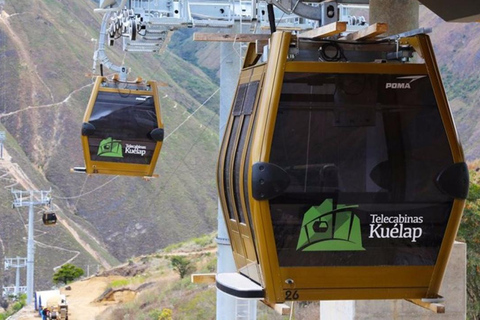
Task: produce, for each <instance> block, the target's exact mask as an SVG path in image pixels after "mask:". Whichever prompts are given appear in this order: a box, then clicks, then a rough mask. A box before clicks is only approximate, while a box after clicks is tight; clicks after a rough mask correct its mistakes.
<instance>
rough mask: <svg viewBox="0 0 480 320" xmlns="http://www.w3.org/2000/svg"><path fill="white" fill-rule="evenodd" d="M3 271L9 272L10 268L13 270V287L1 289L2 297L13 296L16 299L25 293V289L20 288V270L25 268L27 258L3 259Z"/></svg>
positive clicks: (24, 287)
mask: <svg viewBox="0 0 480 320" xmlns="http://www.w3.org/2000/svg"><path fill="white" fill-rule="evenodd" d="M4 260H5V261H4V262H5V269H4V270H9V269H10V268H15V269H16V272H15V286H13V287H5V286H4V287H3V297H4V298H6V297H8V296H10V295H12V294H13V295H14V296H15V297H17V298H18V295H19V294H20V293H26V292H27V287H26V286H20V268H25V267H26V266H27V258H20V257H16V258H5V259H4Z"/></svg>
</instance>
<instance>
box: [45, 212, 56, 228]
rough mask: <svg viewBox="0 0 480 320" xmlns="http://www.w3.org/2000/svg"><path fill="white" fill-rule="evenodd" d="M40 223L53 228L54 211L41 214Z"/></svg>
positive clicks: (54, 221) (54, 222)
mask: <svg viewBox="0 0 480 320" xmlns="http://www.w3.org/2000/svg"><path fill="white" fill-rule="evenodd" d="M42 221H43V224H44V225H46V226H54V225H56V224H57V214H56V213H55V212H54V211H46V212H44V213H43V214H42Z"/></svg>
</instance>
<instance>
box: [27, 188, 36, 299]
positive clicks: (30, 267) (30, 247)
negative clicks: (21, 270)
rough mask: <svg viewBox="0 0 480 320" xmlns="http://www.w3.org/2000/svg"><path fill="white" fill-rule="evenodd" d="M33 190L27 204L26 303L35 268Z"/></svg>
mask: <svg viewBox="0 0 480 320" xmlns="http://www.w3.org/2000/svg"><path fill="white" fill-rule="evenodd" d="M33 213H34V211H33V192H30V204H29V206H28V240H27V305H28V304H31V303H32V301H33V285H34V282H33V279H34V278H33V274H34V268H35V243H34V242H33V219H34V216H33Z"/></svg>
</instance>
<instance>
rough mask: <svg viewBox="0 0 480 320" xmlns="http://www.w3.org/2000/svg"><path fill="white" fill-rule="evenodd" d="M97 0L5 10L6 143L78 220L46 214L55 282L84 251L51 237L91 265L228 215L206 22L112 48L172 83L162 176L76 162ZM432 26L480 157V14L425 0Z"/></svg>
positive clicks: (7, 242) (11, 217)
mask: <svg viewBox="0 0 480 320" xmlns="http://www.w3.org/2000/svg"><path fill="white" fill-rule="evenodd" d="M0 2H1V1H0ZM95 7H96V4H95V3H94V2H92V1H87V0H84V1H75V0H57V1H34V2H32V1H28V0H16V1H8V2H6V3H5V4H4V5H3V9H2V10H1V14H0V125H1V126H3V128H0V130H2V129H3V130H4V131H6V137H7V138H6V141H5V148H6V150H7V151H8V152H9V154H10V156H11V157H12V161H11V162H13V163H17V164H18V165H19V166H20V167H21V168H22V169H23V171H25V174H26V175H27V176H28V177H29V178H30V179H31V180H32V181H33V184H34V185H35V187H36V188H39V189H42V190H43V189H47V190H48V189H49V188H50V187H51V188H52V196H53V203H54V205H55V206H56V207H55V208H56V210H57V211H58V214H59V218H60V220H62V221H64V222H66V223H67V224H68V226H67V224H60V225H59V226H56V227H51V228H47V227H43V226H40V224H39V223H36V239H37V241H39V242H42V243H43V242H44V244H42V245H40V244H37V255H36V263H37V265H38V267H39V277H38V278H40V277H41V280H37V282H38V281H42V282H41V283H39V285H40V286H43V287H46V286H48V285H50V284H51V282H50V280H49V279H50V278H51V274H52V273H53V270H52V268H53V267H55V266H58V265H59V263H63V262H64V260H68V259H70V258H72V257H73V255H75V254H76V253H72V255H70V254H71V253H68V254H67V252H69V251H62V250H60V249H55V250H57V251H55V250H53V249H51V248H50V249H48V248H47V247H46V245H52V244H53V245H55V246H58V247H61V248H62V249H66V250H71V251H75V252H76V251H78V252H80V254H79V255H78V256H77V257H75V259H74V260H73V262H72V263H74V264H75V263H78V264H79V265H80V266H82V265H83V266H86V265H93V264H103V265H115V264H118V263H119V262H124V261H126V260H128V259H129V258H131V257H134V256H139V255H141V254H148V253H154V252H156V251H158V250H159V249H161V248H164V247H165V246H167V245H169V244H171V243H176V242H179V241H182V240H185V239H189V238H192V237H196V236H199V235H201V234H205V233H209V232H211V231H213V230H215V229H216V224H217V220H216V215H217V191H216V187H215V166H216V160H217V151H218V136H219V134H218V132H219V128H218V105H219V91H218V82H219V81H218V68H219V63H220V56H219V55H220V50H219V47H218V44H216V43H195V42H193V41H192V40H191V35H192V33H193V32H194V31H195V30H181V31H177V32H175V33H174V34H173V37H172V39H171V42H170V44H169V48H167V49H166V50H165V52H163V53H162V54H147V53H124V52H122V51H121V48H120V44H117V45H116V46H115V47H112V48H107V54H108V56H109V57H110V59H111V60H112V62H114V63H115V64H117V65H120V64H121V63H122V62H123V63H124V64H125V65H126V66H128V67H129V68H130V69H131V73H130V74H131V76H132V77H136V76H140V77H142V78H144V79H147V80H156V81H158V82H159V83H163V84H165V85H164V86H161V87H160V88H159V92H160V98H161V99H160V100H161V104H162V115H163V118H164V122H165V132H166V138H165V143H164V146H163V149H162V153H161V156H160V159H159V161H158V164H157V169H156V173H157V174H158V175H159V178H157V179H151V180H149V181H144V180H142V179H140V178H132V177H116V176H100V175H99V176H87V175H82V174H72V173H70V168H71V167H73V166H82V165H83V161H84V160H83V153H82V147H81V142H80V128H81V123H82V118H83V113H84V111H85V107H86V105H87V102H88V99H89V96H90V92H91V89H92V63H93V62H92V55H93V51H94V47H95V44H96V41H97V40H96V39H97V38H98V36H99V29H100V21H101V15H100V14H96V13H94V11H93V9H94V8H95ZM421 25H422V26H426V27H433V32H432V34H431V37H432V40H433V43H434V46H435V49H436V54H437V60H438V62H439V66H440V69H441V72H442V76H443V78H444V82H445V87H446V90H447V95H448V97H449V99H450V101H451V104H452V108H453V110H454V117H455V120H456V123H457V127H458V131H459V133H460V136H461V138H462V140H463V143H464V148H465V153H466V155H467V158H468V159H469V160H473V159H476V158H479V153H480V144H479V143H477V141H478V139H476V138H477V136H478V135H479V134H480V130H479V126H478V125H477V123H478V120H479V119H478V118H479V117H480V113H479V112H477V111H476V105H478V103H479V102H480V90H478V89H479V86H480V82H478V78H479V72H480V69H479V68H478V67H477V66H478V63H479V60H480V40H479V38H478V34H479V31H480V30H479V28H480V25H479V24H455V23H448V24H447V23H445V22H443V21H442V20H441V19H440V18H438V17H436V16H435V15H434V14H432V13H431V12H429V11H428V10H426V9H423V8H422V11H421ZM97 71H98V70H97ZM106 73H108V74H110V71H108V70H106ZM7 166H8V165H7ZM3 170H6V169H3ZM2 177H4V178H2V179H0V184H1V186H3V188H0V190H1V196H2V197H1V199H2V201H1V206H2V208H3V210H1V212H0V219H1V220H0V239H1V240H2V242H3V244H4V247H3V250H2V257H4V256H6V257H12V256H15V255H20V256H25V255H26V253H25V239H24V238H25V237H26V231H25V228H24V222H25V219H26V212H27V209H26V208H24V209H18V210H17V209H12V208H11V199H12V196H11V193H10V191H9V189H10V186H11V185H12V184H13V183H16V180H15V179H13V178H12V176H11V174H10V173H7V171H5V176H2ZM12 179H13V180H12ZM14 180H15V181H14ZM17 187H19V188H22V186H21V185H17ZM36 217H37V218H39V217H40V216H39V214H38V213H37V214H36ZM67 227H71V228H73V231H71V230H72V229H68V228H67ZM75 232H76V233H77V236H74V235H73V234H74V233H75ZM77 238H79V239H80V240H78V239H77ZM79 241H80V242H79ZM42 246H43V247H42ZM87 249H89V250H90V251H89V250H87ZM44 260H45V261H44ZM42 270H43V271H42ZM41 272H43V273H41ZM40 273H41V274H40Z"/></svg>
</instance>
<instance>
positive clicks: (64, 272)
mask: <svg viewBox="0 0 480 320" xmlns="http://www.w3.org/2000/svg"><path fill="white" fill-rule="evenodd" d="M83 274H84V271H83V269H82V268H79V267H77V266H75V265H73V264H71V263H67V264H64V265H63V266H62V267H61V268H60V269H58V271H57V272H55V274H54V275H53V282H54V283H65V284H68V283H69V282H72V281H73V280H75V279H78V278H80V277H81V276H83Z"/></svg>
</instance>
